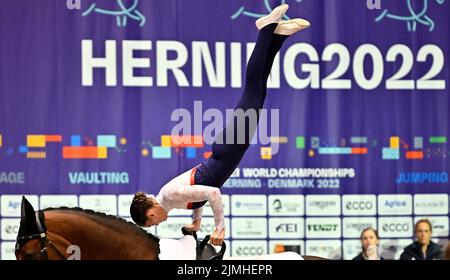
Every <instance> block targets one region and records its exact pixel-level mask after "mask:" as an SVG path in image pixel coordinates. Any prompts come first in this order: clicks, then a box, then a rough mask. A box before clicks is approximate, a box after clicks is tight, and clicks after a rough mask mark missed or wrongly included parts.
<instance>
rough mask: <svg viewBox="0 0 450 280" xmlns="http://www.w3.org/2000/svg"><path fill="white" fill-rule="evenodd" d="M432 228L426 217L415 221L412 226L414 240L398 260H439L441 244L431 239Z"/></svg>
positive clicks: (440, 257)
mask: <svg viewBox="0 0 450 280" xmlns="http://www.w3.org/2000/svg"><path fill="white" fill-rule="evenodd" d="M432 228H433V227H432V225H431V223H430V221H429V220H427V219H422V220H419V221H417V223H416V225H415V226H414V232H415V234H416V241H415V242H413V243H412V244H411V245H409V246H407V247H406V248H405V249H404V250H403V253H402V254H401V256H400V260H441V259H442V248H441V246H440V245H438V244H436V243H434V242H433V241H431V234H432Z"/></svg>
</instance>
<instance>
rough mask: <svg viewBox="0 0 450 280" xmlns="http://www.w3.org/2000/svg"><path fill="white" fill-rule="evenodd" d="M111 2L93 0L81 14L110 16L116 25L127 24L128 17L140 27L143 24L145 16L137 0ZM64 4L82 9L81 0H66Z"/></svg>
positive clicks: (69, 7)
mask: <svg viewBox="0 0 450 280" xmlns="http://www.w3.org/2000/svg"><path fill="white" fill-rule="evenodd" d="M97 2H99V4H98V3H97ZM111 2H113V1H95V2H94V3H92V4H91V5H90V6H89V7H88V8H87V9H86V10H84V11H83V13H82V16H83V17H87V16H89V15H91V14H94V13H96V14H101V15H106V16H112V17H115V18H116V22H117V26H122V27H126V26H127V23H128V20H129V19H130V20H134V21H137V22H138V23H139V26H140V27H143V26H144V25H145V22H146V18H145V16H144V15H143V14H142V13H141V12H140V11H139V9H138V5H139V0H132V1H124V0H116V1H115V3H114V4H113V5H112V4H111ZM66 4H67V8H68V9H70V10H75V9H76V10H81V9H82V5H81V0H67V2H66Z"/></svg>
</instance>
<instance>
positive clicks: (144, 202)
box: [130, 192, 167, 227]
mask: <svg viewBox="0 0 450 280" xmlns="http://www.w3.org/2000/svg"><path fill="white" fill-rule="evenodd" d="M130 214H131V218H132V219H133V221H134V222H135V223H136V224H137V225H138V226H141V227H151V226H155V225H156V226H157V225H158V224H159V223H161V222H164V221H165V220H167V212H166V211H165V210H164V209H163V208H162V207H161V205H160V204H159V203H158V201H156V199H154V198H153V197H149V196H147V195H146V194H145V193H143V192H138V193H136V194H135V195H134V198H133V202H132V203H131V205H130Z"/></svg>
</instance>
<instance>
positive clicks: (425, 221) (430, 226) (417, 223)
mask: <svg viewBox="0 0 450 280" xmlns="http://www.w3.org/2000/svg"><path fill="white" fill-rule="evenodd" d="M421 223H425V224H427V225H428V227H429V228H430V232H433V225H431V222H430V220H428V219H421V220H418V221H417V222H416V224H415V225H414V233H416V231H417V226H418V225H419V224H421Z"/></svg>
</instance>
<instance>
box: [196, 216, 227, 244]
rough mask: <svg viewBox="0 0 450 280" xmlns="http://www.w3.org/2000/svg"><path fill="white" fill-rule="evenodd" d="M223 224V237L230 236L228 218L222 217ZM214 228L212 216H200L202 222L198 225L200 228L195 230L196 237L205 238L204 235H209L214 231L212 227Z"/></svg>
mask: <svg viewBox="0 0 450 280" xmlns="http://www.w3.org/2000/svg"><path fill="white" fill-rule="evenodd" d="M224 225H225V238H227V239H228V238H230V236H231V228H230V219H229V218H225V219H224ZM215 228H216V226H215V223H214V218H212V217H206V218H202V223H201V225H200V230H199V231H198V232H197V238H201V239H203V238H205V236H206V235H211V234H213V232H214V229H215Z"/></svg>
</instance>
